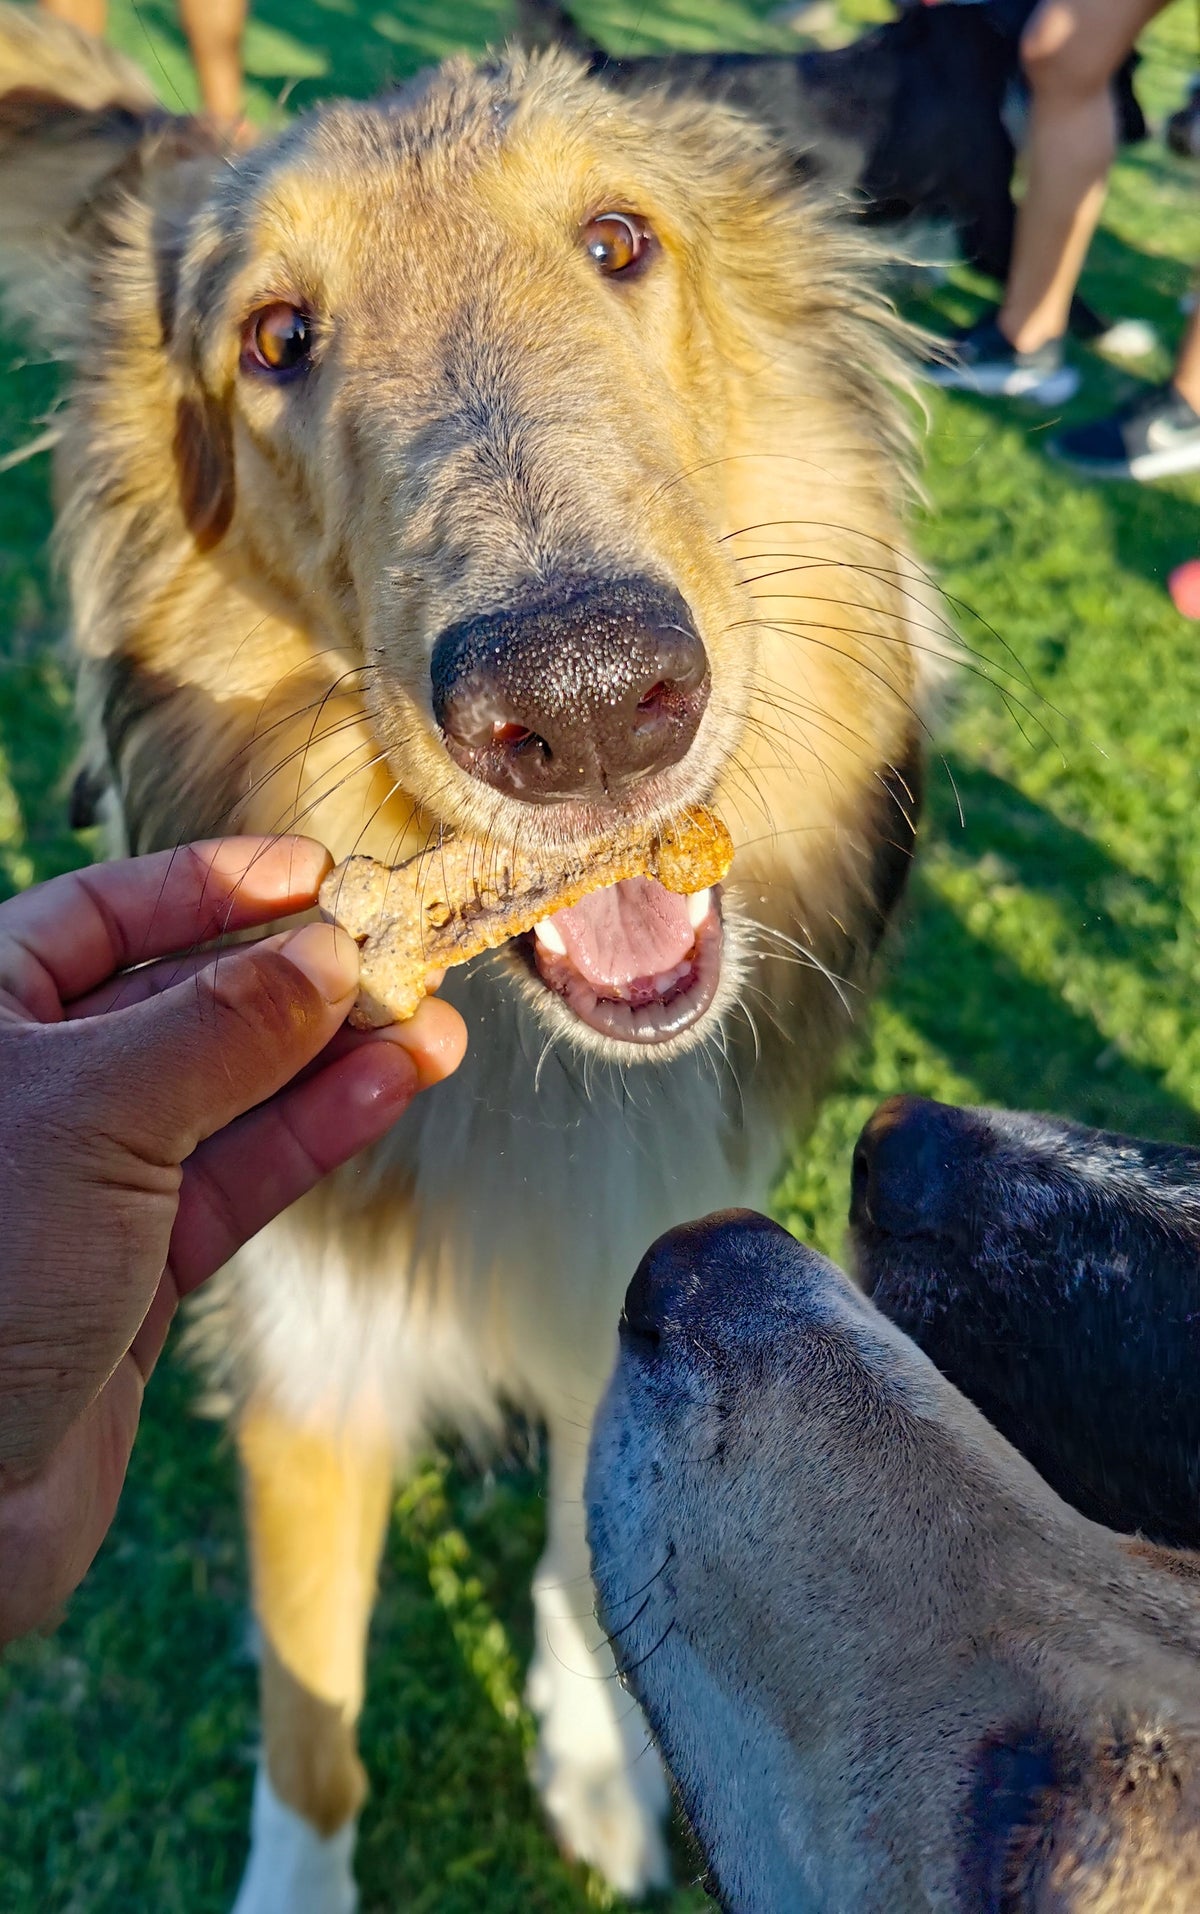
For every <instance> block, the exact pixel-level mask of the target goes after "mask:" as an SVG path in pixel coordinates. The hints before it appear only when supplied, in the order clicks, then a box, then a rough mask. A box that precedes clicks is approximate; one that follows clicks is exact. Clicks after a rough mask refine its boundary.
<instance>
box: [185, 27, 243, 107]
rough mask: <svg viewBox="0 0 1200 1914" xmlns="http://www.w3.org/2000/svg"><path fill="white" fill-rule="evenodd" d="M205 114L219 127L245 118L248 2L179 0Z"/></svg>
mask: <svg viewBox="0 0 1200 1914" xmlns="http://www.w3.org/2000/svg"><path fill="white" fill-rule="evenodd" d="M179 17H180V19H181V20H182V21H183V30H184V32H185V33H186V34H187V37H188V45H189V46H190V47H191V49H192V59H193V60H194V62H195V66H196V77H197V79H198V80H199V82H200V97H201V99H202V100H203V102H204V111H205V112H206V113H207V115H208V117H209V119H210V120H215V121H216V123H217V125H218V126H226V127H236V126H238V125H240V123H241V118H242V77H243V76H242V35H243V33H244V31H245V26H246V0H179Z"/></svg>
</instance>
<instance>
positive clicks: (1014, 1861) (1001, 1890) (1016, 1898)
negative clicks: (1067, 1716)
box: [963, 1726, 1060, 1914]
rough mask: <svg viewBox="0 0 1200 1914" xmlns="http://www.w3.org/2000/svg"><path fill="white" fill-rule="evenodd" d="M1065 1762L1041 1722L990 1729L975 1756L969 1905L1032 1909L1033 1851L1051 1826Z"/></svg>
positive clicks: (1024, 1913) (1004, 1911)
mask: <svg viewBox="0 0 1200 1914" xmlns="http://www.w3.org/2000/svg"><path fill="white" fill-rule="evenodd" d="M1059 1778H1060V1763H1059V1759H1058V1757H1057V1755H1056V1752H1055V1750H1054V1748H1053V1747H1052V1746H1051V1744H1050V1743H1049V1741H1048V1740H1047V1739H1046V1737H1045V1736H1044V1735H1043V1734H1042V1733H1041V1732H1040V1730H1039V1729H1038V1728H1036V1727H1032V1726H1030V1727H1027V1728H1012V1729H1010V1730H1006V1731H1003V1732H1001V1733H998V1734H994V1735H988V1736H987V1737H986V1739H985V1740H984V1741H983V1743H982V1744H981V1746H980V1747H979V1749H978V1751H977V1753H976V1757H975V1771H974V1775H973V1776H972V1782H971V1792H970V1797H969V1803H968V1811H967V1817H966V1829H967V1849H966V1854H965V1856H964V1860H963V1875H964V1879H963V1887H964V1897H963V1906H964V1907H969V1908H972V1909H978V1911H979V1914H1029V1910H1030V1909H1031V1906H1032V1903H1031V1902H1030V1901H1029V1899H1028V1898H1027V1894H1026V1887H1027V1877H1028V1874H1029V1871H1030V1862H1031V1856H1032V1855H1033V1854H1034V1853H1035V1852H1036V1850H1037V1848H1038V1845H1039V1842H1040V1840H1041V1837H1042V1834H1043V1831H1044V1829H1045V1827H1046V1823H1047V1819H1048V1816H1049V1813H1050V1808H1051V1803H1052V1801H1053V1799H1054V1793H1055V1789H1056V1787H1057V1785H1058V1782H1059Z"/></svg>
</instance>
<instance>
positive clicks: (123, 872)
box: [0, 837, 333, 1020]
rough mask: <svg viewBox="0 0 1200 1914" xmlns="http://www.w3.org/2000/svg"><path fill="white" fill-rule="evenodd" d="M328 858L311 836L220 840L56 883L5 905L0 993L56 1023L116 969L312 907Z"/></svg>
mask: <svg viewBox="0 0 1200 1914" xmlns="http://www.w3.org/2000/svg"><path fill="white" fill-rule="evenodd" d="M332 861H333V860H332V859H331V857H330V855H329V853H328V851H327V850H326V849H325V847H324V846H323V845H321V844H317V843H314V841H313V840H312V839H311V838H306V837H284V838H268V837H224V838H212V839H209V840H207V841H205V842H202V843H199V844H184V845H181V846H180V847H179V848H178V849H176V850H173V851H156V852H153V853H151V854H150V855H149V856H146V857H130V858H124V859H122V860H121V861H120V862H119V863H114V864H97V865H93V866H91V867H90V868H88V869H85V870H81V871H72V872H70V873H69V875H68V876H66V877H55V878H52V879H51V880H50V882H49V883H47V884H40V885H38V886H36V887H35V888H34V889H33V890H29V891H25V892H24V893H23V894H22V895H21V896H20V897H14V898H13V899H12V900H11V901H10V902H8V903H5V904H0V992H2V991H7V992H8V993H10V994H11V995H12V996H13V997H15V998H16V999H17V1000H18V1001H19V1002H22V1003H25V1004H27V1005H28V1006H29V1008H30V1009H31V1010H33V1012H34V1014H35V1015H37V1016H39V1017H41V1018H43V1020H49V1019H50V1018H52V1017H57V1015H58V1005H59V1004H62V1003H68V1002H70V1000H71V999H72V998H73V997H78V996H80V995H81V994H82V993H83V992H84V991H86V990H92V989H94V988H95V986H96V985H97V984H100V983H103V982H104V981H105V979H106V978H108V977H111V976H112V975H113V973H114V971H118V970H124V969H126V968H128V966H129V965H131V964H138V963H144V962H145V961H146V960H147V959H148V958H152V957H162V956H167V955H169V954H170V953H172V952H174V951H179V950H186V949H187V948H189V947H190V946H192V945H196V944H204V943H209V942H211V940H212V939H213V938H215V937H221V936H223V935H224V934H225V933H226V932H228V931H234V930H243V929H245V928H247V927H248V926H250V925H253V924H261V923H265V922H267V921H269V920H270V919H271V918H275V917H286V916H288V915H289V914H290V913H292V912H294V911H301V910H307V909H308V907H309V906H310V905H311V904H312V902H313V900H314V898H315V896H316V893H317V886H318V885H319V884H320V882H321V879H322V878H323V877H324V875H325V873H326V871H327V870H328V869H329V868H330V865H331V864H332ZM52 998H53V1001H51V999H52Z"/></svg>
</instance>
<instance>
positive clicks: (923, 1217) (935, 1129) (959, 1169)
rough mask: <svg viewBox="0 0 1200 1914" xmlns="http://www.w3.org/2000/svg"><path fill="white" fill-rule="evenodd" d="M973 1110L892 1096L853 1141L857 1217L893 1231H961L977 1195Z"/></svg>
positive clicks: (856, 1222) (860, 1224) (856, 1224)
mask: <svg viewBox="0 0 1200 1914" xmlns="http://www.w3.org/2000/svg"><path fill="white" fill-rule="evenodd" d="M972 1155H973V1143H972V1134H971V1129H970V1112H969V1111H966V1110H956V1109H955V1108H954V1107H953V1106H952V1105H951V1104H948V1103H932V1102H929V1101H927V1100H926V1098H924V1097H889V1098H888V1100H887V1102H886V1103H881V1104H880V1106H879V1108H878V1109H877V1110H876V1112H875V1114H874V1116H872V1117H870V1118H869V1119H868V1121H867V1123H866V1125H865V1127H864V1129H863V1132H862V1135H861V1136H860V1137H859V1139H858V1142H857V1143H856V1144H855V1146H854V1162H853V1168H852V1171H851V1185H850V1222H851V1226H852V1227H853V1228H855V1229H862V1228H868V1229H870V1228H873V1229H878V1230H883V1231H885V1232H886V1233H887V1234H888V1235H889V1236H946V1237H951V1238H957V1237H958V1236H959V1235H960V1234H961V1221H962V1215H963V1210H964V1206H965V1205H966V1204H967V1202H968V1201H969V1196H970V1169H971V1159H972Z"/></svg>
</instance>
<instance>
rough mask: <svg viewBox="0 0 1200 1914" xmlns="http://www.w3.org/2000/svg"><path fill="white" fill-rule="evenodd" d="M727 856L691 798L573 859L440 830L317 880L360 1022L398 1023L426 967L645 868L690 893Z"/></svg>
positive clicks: (482, 946) (714, 877) (467, 953)
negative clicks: (678, 810)
mask: <svg viewBox="0 0 1200 1914" xmlns="http://www.w3.org/2000/svg"><path fill="white" fill-rule="evenodd" d="M732 862H733V844H732V842H731V840H730V836H729V833H728V831H727V830H726V829H725V826H724V825H723V824H722V822H721V820H720V818H718V817H716V816H715V815H714V813H713V812H711V811H708V810H705V809H703V808H702V807H701V808H697V809H696V810H695V811H689V812H687V813H685V814H684V815H683V816H682V817H679V818H675V819H673V820H672V821H671V823H670V824H668V825H665V826H659V827H656V828H654V829H649V828H647V829H644V830H634V831H631V832H628V833H626V835H625V836H624V837H623V838H622V839H621V841H620V842H619V843H618V844H616V845H613V846H610V847H607V848H605V849H604V850H602V851H599V852H589V853H588V854H587V855H586V856H583V857H580V858H579V860H578V861H577V862H575V861H572V860H571V859H570V858H569V857H568V858H566V859H565V860H564V857H563V855H562V853H561V852H560V853H554V854H550V853H546V854H543V855H542V856H541V857H539V856H538V855H537V854H535V853H532V852H527V851H521V852H513V851H511V850H507V849H504V848H502V847H500V846H497V845H490V844H483V843H480V842H479V841H477V840H475V839H472V838H466V837H455V838H448V839H447V840H446V841H445V842H444V843H442V844H438V845H435V846H434V847H433V849H432V850H428V851H423V852H422V853H421V854H420V856H418V857H413V858H410V859H409V860H408V862H407V863H405V864H400V865H397V866H396V868H395V869H392V868H390V867H389V866H388V865H386V864H379V863H377V862H376V861H375V859H374V858H373V857H348V858H347V859H346V860H345V862H344V863H342V864H339V865H337V867H336V868H335V869H334V870H332V871H330V873H329V876H328V877H327V878H326V879H325V882H324V883H323V884H322V886H321V893H320V904H321V909H322V911H323V912H324V914H325V916H326V917H327V918H328V919H329V920H330V921H331V922H333V923H335V924H340V925H341V926H342V928H343V930H346V931H348V932H349V934H350V935H351V937H353V938H354V940H355V942H356V943H357V944H358V945H359V946H360V949H361V951H362V970H361V974H360V978H359V996H358V1002H357V1003H356V1004H355V1006H354V1009H353V1010H352V1011H351V1013H350V1021H351V1023H352V1024H355V1025H356V1026H357V1028H358V1029H360V1030H370V1029H374V1028H377V1027H378V1026H380V1025H382V1024H388V1023H403V1022H404V1021H405V1020H406V1019H407V1018H409V1017H411V1016H412V1015H413V1012H414V1011H415V1010H416V1008H417V1005H418V1004H419V1003H420V1001H421V999H422V997H424V996H425V995H426V979H427V975H428V973H429V972H430V971H431V970H445V969H446V968H447V967H448V966H449V965H451V964H465V963H467V962H468V961H469V959H470V958H472V957H477V956H478V955H479V954H480V952H481V951H485V950H493V949H494V948H495V947H496V945H497V944H504V943H507V942H508V940H509V938H510V937H517V936H519V935H520V934H521V932H522V931H527V930H532V929H533V927H534V925H535V924H537V923H540V922H541V920H542V918H543V917H552V916H553V915H554V913H555V911H560V910H567V909H568V908H569V907H570V906H571V905H572V904H577V903H578V902H579V900H580V898H581V897H586V896H587V894H588V892H589V891H595V890H601V889H603V888H604V886H605V885H608V884H616V883H619V882H620V881H621V880H622V879H623V878H626V877H653V878H657V880H658V882H659V883H660V884H662V885H663V886H664V888H665V889H667V890H669V891H676V892H678V893H679V894H680V895H682V896H690V895H691V894H692V892H694V891H702V890H707V888H708V887H709V885H710V884H719V883H720V881H721V879H722V878H723V877H724V876H725V874H726V872H727V871H728V869H729V866H730V865H731V864H732Z"/></svg>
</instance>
